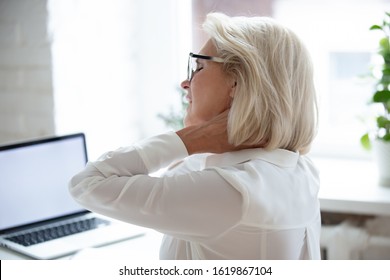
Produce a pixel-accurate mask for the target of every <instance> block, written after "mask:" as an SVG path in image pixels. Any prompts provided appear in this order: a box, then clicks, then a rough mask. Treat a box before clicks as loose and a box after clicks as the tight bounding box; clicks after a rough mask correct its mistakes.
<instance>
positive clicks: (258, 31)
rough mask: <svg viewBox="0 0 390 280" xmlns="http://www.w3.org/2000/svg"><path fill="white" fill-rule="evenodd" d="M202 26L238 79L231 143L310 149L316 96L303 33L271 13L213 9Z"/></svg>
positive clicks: (293, 149) (315, 111) (229, 122)
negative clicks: (239, 14) (231, 13)
mask: <svg viewBox="0 0 390 280" xmlns="http://www.w3.org/2000/svg"><path fill="white" fill-rule="evenodd" d="M203 28H204V30H205V31H206V33H207V34H208V35H209V36H210V37H211V40H212V41H213V42H214V44H215V46H216V48H217V52H218V56H219V57H221V58H223V59H224V64H223V67H224V71H225V72H226V73H227V74H228V75H231V76H232V77H233V78H234V79H235V81H236V87H235V89H234V95H233V101H232V105H231V109H230V113H229V119H228V135H229V142H230V143H231V144H234V145H242V144H249V145H258V144H261V145H262V146H264V148H265V149H277V148H281V149H287V150H290V151H299V152H300V153H306V152H308V150H309V148H310V144H311V143H312V141H313V139H314V137H315V134H316V131H317V119H318V118H317V101H316V93H315V88H314V83H313V70H312V64H311V59H310V56H309V54H308V52H307V50H306V48H305V46H304V45H303V44H302V42H301V41H300V40H299V38H298V37H297V36H296V35H295V34H294V33H293V32H292V31H291V30H289V29H287V28H286V27H284V26H282V25H280V24H278V23H277V22H275V21H274V20H272V19H270V18H266V17H228V16H226V15H224V14H220V13H211V14H208V15H207V19H206V21H205V22H204V24H203Z"/></svg>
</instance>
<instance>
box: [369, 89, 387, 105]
mask: <svg viewBox="0 0 390 280" xmlns="http://www.w3.org/2000/svg"><path fill="white" fill-rule="evenodd" d="M372 100H373V101H374V102H376V103H387V102H389V101H390V91H388V90H379V91H377V92H375V94H374V96H373V98H372Z"/></svg>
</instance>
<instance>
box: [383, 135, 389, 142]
mask: <svg viewBox="0 0 390 280" xmlns="http://www.w3.org/2000/svg"><path fill="white" fill-rule="evenodd" d="M382 139H383V140H384V141H386V142H390V133H387V134H385V135H384V136H383V137H382Z"/></svg>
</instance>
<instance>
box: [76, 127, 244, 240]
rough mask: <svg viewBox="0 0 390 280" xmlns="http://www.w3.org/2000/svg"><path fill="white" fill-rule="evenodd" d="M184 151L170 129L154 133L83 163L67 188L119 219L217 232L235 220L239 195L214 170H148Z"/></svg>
mask: <svg viewBox="0 0 390 280" xmlns="http://www.w3.org/2000/svg"><path fill="white" fill-rule="evenodd" d="M187 155H188V154H187V152H186V148H185V146H184V145H183V142H182V141H181V140H180V138H179V137H178V136H177V135H176V134H175V133H172V134H164V135H161V136H156V137H153V138H150V139H148V140H145V141H142V142H140V143H138V144H137V145H135V146H133V147H129V148H125V149H120V150H117V151H115V152H110V153H107V154H106V155H104V156H103V157H102V158H100V159H99V160H98V161H97V162H94V163H89V164H88V165H87V167H86V169H85V170H83V171H82V172H80V173H79V174H77V175H76V176H75V177H74V178H73V179H72V180H71V183H70V192H71V194H72V195H73V197H74V198H75V199H76V200H77V201H78V202H79V203H80V204H82V205H83V206H84V207H86V208H87V209H90V210H92V211H94V212H98V213H101V214H103V215H107V216H110V217H113V218H116V219H119V220H122V221H125V222H129V223H133V224H137V225H140V226H145V227H150V228H154V229H156V230H159V231H161V232H164V233H168V234H171V235H175V236H178V237H182V238H187V239H188V238H193V239H197V238H205V237H209V236H214V235H218V234H220V233H222V232H224V231H226V230H227V229H229V228H230V227H232V226H234V225H235V224H236V223H237V222H238V221H239V220H240V218H241V215H242V209H241V208H242V198H241V195H240V193H239V192H238V191H237V190H236V189H234V188H233V187H232V186H231V185H230V184H229V183H228V182H226V181H225V180H224V179H223V178H222V177H221V176H220V175H219V174H218V173H217V172H216V171H214V170H203V171H197V172H191V173H188V174H184V175H180V176H172V177H162V178H155V177H151V176H149V175H148V174H149V173H150V172H153V171H155V170H157V169H159V168H161V167H165V166H166V165H168V164H170V163H172V162H175V161H177V160H180V159H182V158H184V157H186V156H187Z"/></svg>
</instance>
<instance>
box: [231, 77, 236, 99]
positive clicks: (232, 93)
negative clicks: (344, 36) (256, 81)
mask: <svg viewBox="0 0 390 280" xmlns="http://www.w3.org/2000/svg"><path fill="white" fill-rule="evenodd" d="M236 86H237V82H236V81H234V83H233V85H232V88H231V89H230V97H231V98H234V94H235V93H236Z"/></svg>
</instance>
